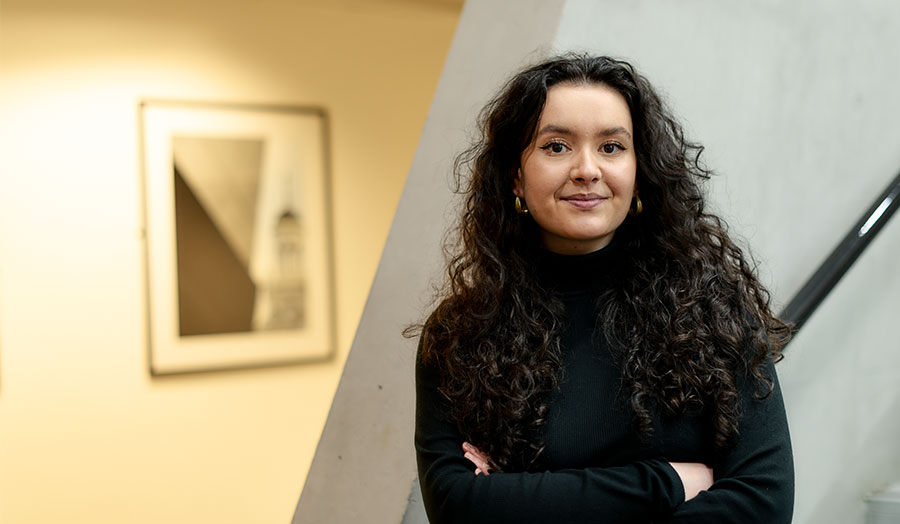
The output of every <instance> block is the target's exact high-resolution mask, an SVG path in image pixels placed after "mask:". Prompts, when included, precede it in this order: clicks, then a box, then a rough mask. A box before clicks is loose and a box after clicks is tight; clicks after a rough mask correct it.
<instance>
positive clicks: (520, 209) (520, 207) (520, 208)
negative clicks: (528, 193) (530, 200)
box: [516, 197, 528, 215]
mask: <svg viewBox="0 0 900 524" xmlns="http://www.w3.org/2000/svg"><path fill="white" fill-rule="evenodd" d="M516 213H518V214H520V215H527V214H528V208H527V207H525V204H524V203H523V202H522V200H521V199H520V198H519V197H516Z"/></svg>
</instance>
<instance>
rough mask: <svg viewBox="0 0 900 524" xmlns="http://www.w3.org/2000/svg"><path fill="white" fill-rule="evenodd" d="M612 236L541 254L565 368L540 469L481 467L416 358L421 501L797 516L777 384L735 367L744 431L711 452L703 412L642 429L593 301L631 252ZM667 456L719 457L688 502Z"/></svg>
mask: <svg viewBox="0 0 900 524" xmlns="http://www.w3.org/2000/svg"><path fill="white" fill-rule="evenodd" d="M617 251H618V250H617V249H616V248H615V242H613V244H612V245H610V246H608V247H607V248H605V249H602V250H600V251H597V252H595V253H591V254H588V255H579V256H565V255H556V254H552V253H544V255H543V256H542V258H541V260H540V261H539V263H538V274H539V275H538V276H539V278H541V280H542V283H543V284H544V285H545V286H546V287H548V288H549V289H552V290H553V291H554V292H555V293H556V294H557V295H558V296H559V297H560V299H561V300H562V302H563V304H564V305H565V311H566V317H567V318H566V324H565V325H566V327H565V330H564V331H563V333H562V334H561V337H562V338H561V342H562V351H563V352H562V360H563V370H562V374H561V380H560V383H559V385H558V388H557V390H556V391H555V392H554V393H553V395H552V397H551V399H550V413H549V415H548V418H547V423H546V425H545V426H544V428H543V432H544V434H543V438H544V443H545V444H546V449H545V452H544V453H545V456H544V458H543V461H542V467H543V468H544V469H543V470H542V471H538V472H521V473H492V474H490V475H488V476H485V475H478V476H476V475H475V474H474V469H475V467H474V465H473V464H472V463H471V462H470V461H469V460H468V459H466V458H465V457H464V456H463V452H462V449H461V445H462V442H463V441H464V437H463V436H462V434H461V433H460V432H459V429H458V427H457V424H456V422H455V421H454V420H452V418H451V417H450V416H449V415H448V413H449V411H450V410H449V405H448V401H447V400H446V398H444V397H443V396H442V395H441V394H440V393H439V392H438V391H437V388H438V387H439V385H440V382H441V378H440V375H439V373H438V372H437V370H436V369H435V368H433V367H432V366H426V365H424V364H423V363H422V361H421V359H417V365H416V435H415V445H416V453H417V459H418V466H419V481H420V483H421V487H422V494H423V499H424V502H425V508H426V511H427V513H428V518H429V520H430V521H431V522H432V523H436V524H438V523H468V524H477V523H482V522H484V523H488V522H490V523H500V522H509V523H518V524H527V523H560V524H562V523H579V524H581V523H591V522H596V523H604V524H610V523H629V524H631V523H637V524H645V523H650V522H656V523H663V522H665V523H669V522H671V523H674V522H691V523H707V522H708V523H716V524H727V523H766V524H780V523H789V522H790V521H791V514H792V508H793V494H794V470H793V462H792V456H791V446H790V437H789V435H788V426H787V420H786V418H785V413H784V405H783V402H782V397H781V390H780V388H779V387H778V384H777V379H776V377H775V370H774V367H773V366H771V365H770V366H769V368H768V372H769V374H770V376H771V377H772V378H773V379H776V386H775V391H774V392H773V393H772V395H770V396H769V397H767V398H766V399H765V400H758V399H757V398H756V395H755V393H754V391H755V390H754V383H753V382H752V381H751V380H749V379H747V378H742V377H740V376H739V377H738V385H739V391H740V394H741V399H742V401H741V409H742V417H741V419H740V426H739V430H740V437H739V439H738V440H737V442H736V444H735V445H734V446H733V447H732V448H730V449H729V450H728V451H727V452H725V453H722V452H718V453H716V452H714V447H713V445H712V443H711V442H710V441H709V438H708V436H709V434H710V432H709V430H708V426H707V425H706V422H705V419H704V418H702V417H701V416H688V415H686V416H682V417H680V418H677V419H675V420H667V419H665V418H659V419H658V420H657V421H656V427H655V431H654V434H653V436H652V437H651V438H649V439H647V438H643V439H642V438H641V436H640V435H639V434H638V433H637V431H636V429H635V427H634V423H633V417H632V412H631V410H630V408H629V407H628V405H627V403H626V399H625V398H624V396H625V395H623V393H622V391H621V390H620V373H619V369H618V367H617V364H616V362H615V360H614V359H613V357H612V355H611V353H610V350H609V348H608V347H607V346H606V343H605V342H604V341H603V337H598V336H595V329H594V327H595V321H596V314H595V312H594V304H595V301H596V298H597V295H598V293H599V290H600V289H602V287H603V286H607V285H611V284H612V283H611V282H610V279H609V277H608V276H607V275H610V274H614V273H615V271H614V269H615V266H616V265H617V264H623V263H627V262H626V261H624V260H622V258H623V256H624V255H623V254H622V253H618V252H617ZM669 462H702V463H705V464H707V465H709V466H711V467H712V468H713V471H714V474H715V479H716V480H715V483H714V484H713V486H712V487H711V489H709V490H708V491H705V492H702V493H701V494H700V495H698V496H697V497H695V498H694V499H692V500H690V501H687V502H685V501H684V488H683V486H682V483H681V480H680V479H679V477H678V475H677V474H676V473H675V470H674V469H673V468H672V467H671V466H670V465H669Z"/></svg>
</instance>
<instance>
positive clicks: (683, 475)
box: [470, 459, 714, 502]
mask: <svg viewBox="0 0 900 524" xmlns="http://www.w3.org/2000/svg"><path fill="white" fill-rule="evenodd" d="M470 460H471V459H470ZM669 465H671V466H672V468H674V469H675V473H678V477H679V478H680V479H681V484H682V485H683V486H684V501H685V502H687V501H689V500H691V499H692V498H694V497H696V496H697V495H699V494H700V492H701V491H706V490H707V489H709V487H710V486H712V483H713V480H714V479H713V470H712V468H710V467H708V466H707V465H706V464H700V463H698V462H669Z"/></svg>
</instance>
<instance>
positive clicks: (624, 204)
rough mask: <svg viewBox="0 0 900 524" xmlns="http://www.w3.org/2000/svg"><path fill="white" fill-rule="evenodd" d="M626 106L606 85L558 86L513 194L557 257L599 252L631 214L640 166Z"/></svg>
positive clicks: (524, 155) (524, 158)
mask: <svg viewBox="0 0 900 524" xmlns="http://www.w3.org/2000/svg"><path fill="white" fill-rule="evenodd" d="M633 136H634V130H633V128H632V122H631V112H630V111H629V109H628V104H627V102H626V101H625V99H624V98H623V97H622V95H620V94H619V93H618V92H617V91H615V90H614V89H612V88H610V87H607V86H605V85H601V84H558V85H555V86H553V87H551V88H550V89H549V90H548V91H547V101H546V103H545V105H544V110H543V112H542V113H541V118H540V121H539V122H538V126H537V131H536V133H535V138H534V140H533V141H532V143H531V144H530V145H529V146H528V147H527V148H526V149H525V151H524V152H523V153H522V157H521V164H520V165H521V167H520V169H519V173H518V176H517V177H516V180H515V184H514V186H513V192H514V193H515V195H516V196H518V197H519V198H521V199H522V200H524V201H525V202H524V203H525V205H526V206H527V208H528V211H529V213H530V214H531V216H532V217H533V218H534V221H535V222H536V223H537V225H538V226H539V227H540V232H541V242H542V244H543V246H544V247H545V248H546V249H548V250H550V251H553V252H555V253H561V254H582V253H589V252H591V251H596V250H598V249H600V248H602V247H604V246H606V245H607V244H609V242H610V241H611V240H612V238H613V234H614V233H615V231H616V228H618V227H619V226H620V225H621V224H622V222H623V221H624V220H625V217H626V215H627V214H628V209H629V207H630V205H631V199H632V196H633V195H634V184H635V182H634V181H635V173H636V171H637V161H636V157H635V151H634V139H633Z"/></svg>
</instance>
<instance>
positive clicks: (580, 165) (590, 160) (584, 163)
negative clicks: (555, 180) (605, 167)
mask: <svg viewBox="0 0 900 524" xmlns="http://www.w3.org/2000/svg"><path fill="white" fill-rule="evenodd" d="M602 176H603V172H602V171H601V170H600V164H599V163H598V162H597V159H596V158H594V155H592V154H591V152H590V151H589V150H584V151H582V152H581V153H580V154H578V155H576V156H575V157H574V164H573V165H572V169H571V170H570V171H569V178H571V179H572V180H573V181H575V182H582V183H585V182H596V181H598V180H600V177H602Z"/></svg>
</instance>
